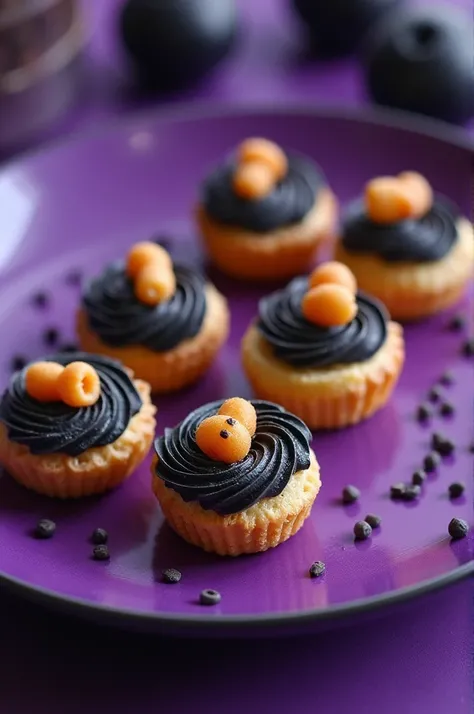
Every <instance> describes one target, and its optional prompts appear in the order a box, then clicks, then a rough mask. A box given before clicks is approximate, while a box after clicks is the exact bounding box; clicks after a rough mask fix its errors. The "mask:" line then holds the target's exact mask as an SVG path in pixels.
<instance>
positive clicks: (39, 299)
mask: <svg viewBox="0 0 474 714" xmlns="http://www.w3.org/2000/svg"><path fill="white" fill-rule="evenodd" d="M33 304H34V305H36V307H41V308H42V307H46V306H47V305H48V304H49V295H48V293H45V292H43V291H41V292H38V293H35V294H34V295H33Z"/></svg>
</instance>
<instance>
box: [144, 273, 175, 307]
mask: <svg viewBox="0 0 474 714" xmlns="http://www.w3.org/2000/svg"><path fill="white" fill-rule="evenodd" d="M175 292H176V278H175V275H174V272H173V270H171V269H170V268H165V267H161V266H157V265H154V264H152V265H146V266H145V267H144V268H142V269H141V271H140V272H139V273H138V275H137V277H136V279H135V295H136V297H137V298H138V299H139V300H140V302H143V303H145V305H150V306H154V305H158V304H159V303H160V302H163V301H164V300H169V299H170V297H172V296H173V295H174V294H175Z"/></svg>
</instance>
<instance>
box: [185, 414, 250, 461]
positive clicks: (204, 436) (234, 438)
mask: <svg viewBox="0 0 474 714" xmlns="http://www.w3.org/2000/svg"><path fill="white" fill-rule="evenodd" d="M196 444H197V445H198V447H199V448H200V449H201V451H202V452H203V453H204V454H206V456H208V457H209V458H210V459H213V460H214V461H223V462H224V463H226V464H233V463H236V462H237V461H242V459H244V458H245V457H246V456H247V454H248V453H249V451H250V445H251V437H250V434H249V432H248V430H247V429H246V428H245V426H244V425H243V424H241V423H240V422H239V421H237V419H234V418H233V417H231V416H229V415H228V414H216V415H215V416H211V417H208V418H207V419H204V420H203V421H202V422H201V423H200V424H199V426H198V428H197V430H196Z"/></svg>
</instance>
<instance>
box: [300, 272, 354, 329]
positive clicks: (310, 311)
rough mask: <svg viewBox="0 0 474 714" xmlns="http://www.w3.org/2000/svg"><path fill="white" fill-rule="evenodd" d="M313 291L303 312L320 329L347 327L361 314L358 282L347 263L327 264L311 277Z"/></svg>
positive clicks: (307, 295) (303, 306)
mask: <svg viewBox="0 0 474 714" xmlns="http://www.w3.org/2000/svg"><path fill="white" fill-rule="evenodd" d="M308 283H309V289H308V291H307V292H306V293H305V294H304V296H303V300H302V302H301V309H302V312H303V315H304V317H305V318H306V319H307V320H308V321H309V322H312V323H313V324H315V325H319V326H320V327H337V326H340V325H346V324H347V323H349V322H350V321H351V320H353V319H354V317H355V316H356V314H357V302H356V291H357V282H356V279H355V277H354V275H353V273H352V272H351V271H350V270H349V268H348V267H347V266H346V265H344V264H343V263H338V262H337V261H331V262H329V263H324V264H323V265H320V266H319V267H318V268H315V270H314V271H313V272H312V273H311V275H310V276H309V281H308Z"/></svg>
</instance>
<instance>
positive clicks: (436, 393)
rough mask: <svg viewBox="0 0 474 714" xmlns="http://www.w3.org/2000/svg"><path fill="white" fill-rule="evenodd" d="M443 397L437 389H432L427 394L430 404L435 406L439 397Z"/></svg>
mask: <svg viewBox="0 0 474 714" xmlns="http://www.w3.org/2000/svg"><path fill="white" fill-rule="evenodd" d="M442 396H443V393H442V391H441V390H440V389H439V388H438V387H432V389H430V391H429V392H428V399H429V400H430V402H432V403H433V404H435V403H436V402H439V400H440V399H441V397H442Z"/></svg>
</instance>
